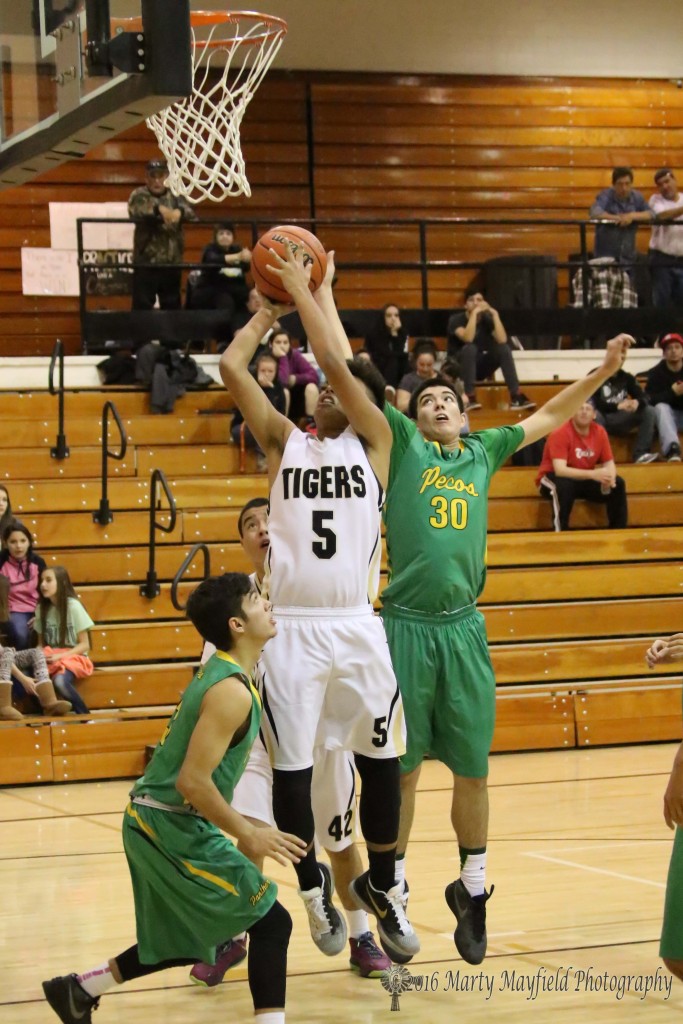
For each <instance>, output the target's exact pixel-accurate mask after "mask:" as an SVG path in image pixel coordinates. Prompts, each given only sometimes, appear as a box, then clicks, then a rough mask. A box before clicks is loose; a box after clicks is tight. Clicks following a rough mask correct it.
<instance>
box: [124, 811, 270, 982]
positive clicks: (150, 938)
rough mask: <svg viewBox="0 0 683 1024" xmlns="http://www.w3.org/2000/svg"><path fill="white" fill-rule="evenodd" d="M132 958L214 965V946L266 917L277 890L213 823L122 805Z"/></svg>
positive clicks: (152, 961) (192, 816) (181, 815)
mask: <svg viewBox="0 0 683 1024" xmlns="http://www.w3.org/2000/svg"><path fill="white" fill-rule="evenodd" d="M123 846H124V849H125V851H126V857H127V858H128V867H129V868H130V875H131V880H132V883H133V896H134V898H135V920H136V931H137V939H138V945H139V947H140V960H141V961H142V963H145V964H156V963H159V962H160V961H161V960H170V959H176V958H183V959H192V958H194V959H195V960H202V961H204V962H205V963H210V964H213V963H215V961H216V946H218V945H220V943H222V942H225V941H226V940H227V939H231V938H233V937H234V936H235V935H239V934H240V932H243V931H246V929H247V928H250V927H251V926H252V925H253V924H255V923H256V922H257V921H258V920H260V919H261V918H262V917H263V916H264V915H265V914H267V913H268V911H269V910H270V908H271V907H272V905H273V903H274V902H275V900H276V898H277V886H276V885H275V884H274V883H273V882H271V881H270V880H269V879H267V878H264V876H263V875H262V874H261V872H260V871H258V870H257V868H256V867H255V866H254V865H253V864H252V863H251V861H249V860H247V858H246V857H245V856H244V854H242V853H240V852H239V850H238V849H237V847H236V846H235V845H234V844H233V843H232V842H231V841H230V840H229V839H226V837H225V836H224V835H223V833H222V832H221V831H220V829H218V828H216V826H215V825H212V824H211V823H210V822H208V821H206V819H205V818H199V817H196V816H195V815H192V814H173V813H172V812H170V811H163V810H157V809H156V808H151V807H142V806H140V804H133V803H131V804H129V805H128V807H127V809H126V812H125V814H124V818H123Z"/></svg>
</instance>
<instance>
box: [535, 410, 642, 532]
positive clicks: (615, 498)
mask: <svg viewBox="0 0 683 1024" xmlns="http://www.w3.org/2000/svg"><path fill="white" fill-rule="evenodd" d="M536 484H537V486H538V488H539V490H540V493H541V495H542V496H543V497H544V498H550V499H551V500H552V503H553V522H554V525H555V529H556V530H568V529H569V516H570V515H571V511H572V507H573V505H574V501H575V499H576V498H585V499H586V501H597V502H599V503H600V504H602V505H606V506H607V522H608V525H609V527H610V529H613V530H614V529H623V528H624V527H625V526H626V525H627V522H628V508H627V503H626V485H625V484H624V481H623V479H622V478H621V477H620V476H617V471H616V467H615V465H614V456H613V455H612V449H611V447H610V443H609V437H608V436H607V431H606V430H605V428H604V427H601V426H600V425H599V424H598V423H596V422H595V409H594V408H593V406H592V405H591V403H590V402H584V404H583V405H582V406H581V408H580V409H579V410H578V412H576V413H575V414H574V416H572V418H571V419H570V420H568V421H567V422H566V423H563V424H562V426H561V427H558V428H557V430H553V431H552V433H551V434H549V435H548V439H547V441H546V443H545V448H544V449H543V458H542V459H541V465H540V467H539V471H538V476H537V477H536Z"/></svg>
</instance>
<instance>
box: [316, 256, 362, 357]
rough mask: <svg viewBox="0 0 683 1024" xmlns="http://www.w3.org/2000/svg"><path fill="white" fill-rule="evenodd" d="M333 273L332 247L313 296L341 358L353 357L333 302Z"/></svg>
mask: <svg viewBox="0 0 683 1024" xmlns="http://www.w3.org/2000/svg"><path fill="white" fill-rule="evenodd" d="M334 275H335V265H334V249H330V251H329V252H328V254H327V272H326V274H325V280H324V281H323V283H322V284H321V285H320V287H319V288H318V290H317V292H316V293H315V295H314V296H313V298H314V299H315V302H316V305H317V306H318V308H319V309H320V310H321V311H322V314H323V316H324V317H325V319H326V320H327V324H328V327H330V328H331V330H332V333H333V335H334V337H335V338H336V340H337V342H338V344H339V348H340V349H341V353H342V356H343V358H344V359H353V349H352V348H351V343H350V341H349V339H348V338H347V337H346V331H345V330H344V325H343V324H342V322H341V318H340V316H339V312H338V310H337V307H336V305H335V302H334V295H333V294H332V281H333V280H334Z"/></svg>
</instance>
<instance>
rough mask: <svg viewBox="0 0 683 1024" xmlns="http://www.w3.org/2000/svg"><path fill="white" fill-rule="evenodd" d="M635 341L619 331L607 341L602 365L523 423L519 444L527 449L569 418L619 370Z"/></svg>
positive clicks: (563, 391)
mask: <svg viewBox="0 0 683 1024" xmlns="http://www.w3.org/2000/svg"><path fill="white" fill-rule="evenodd" d="M633 343H634V342H633V338H632V337H631V336H630V335H629V334H618V335H617V336H616V338H612V339H611V340H610V341H608V342H607V347H606V349H605V357H604V359H603V361H602V366H600V367H598V369H597V370H594V371H593V372H592V373H590V374H589V375H588V376H587V377H583V378H582V379H581V380H577V381H574V383H573V384H570V385H569V386H568V387H566V388H564V389H563V390H562V391H560V393H559V395H554V396H553V398H551V399H550V401H549V402H546V403H545V405H542V406H541V408H540V409H538V410H537V411H536V412H535V413H533V415H531V416H529V417H528V419H525V420H523V421H522V422H521V423H520V427H521V428H522V430H523V431H524V440H523V441H522V443H521V444H520V446H519V447H520V448H524V447H526V445H528V444H531V443H532V441H538V440H539V438H541V437H545V436H546V434H549V433H550V432H551V430H555V429H556V427H559V426H561V424H562V423H565V422H566V420H568V419H570V418H571V417H572V416H573V415H574V413H575V412H576V411H577V409H578V408H579V407H580V406H581V405H583V403H584V402H586V401H587V400H588V399H589V398H590V397H591V395H592V394H593V392H594V391H597V389H598V388H599V387H600V385H601V384H604V382H605V381H606V380H608V379H609V378H610V377H611V376H612V375H613V374H615V373H616V372H617V370H618V369H619V367H620V366H621V363H622V356H623V354H624V352H627V351H628V349H629V348H630V346H631V345H633ZM518 450H519V449H518Z"/></svg>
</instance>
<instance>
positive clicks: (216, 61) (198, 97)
mask: <svg viewBox="0 0 683 1024" xmlns="http://www.w3.org/2000/svg"><path fill="white" fill-rule="evenodd" d="M190 21H191V24H192V66H193V84H192V92H191V94H190V95H189V96H188V97H186V98H184V99H182V100H179V101H178V102H177V103H172V104H171V106H170V107H166V108H165V110H161V111H159V113H157V114H153V115H152V116H151V117H148V118H147V126H148V127H149V128H151V129H152V131H153V132H154V134H155V135H156V137H157V142H158V144H159V149H160V150H161V152H162V153H163V155H164V156H165V158H166V161H167V163H168V178H167V179H166V184H167V186H168V187H169V188H170V190H171V192H173V194H174V195H177V196H184V197H185V198H186V199H188V200H189V201H190V202H191V203H198V202H200V201H201V200H203V199H211V200H212V201H213V202H216V203H218V202H221V200H223V199H225V198H226V196H239V195H245V196H250V195H251V187H250V185H249V182H248V181H247V176H246V171H245V166H244V157H243V156H242V150H241V147H240V125H241V123H242V118H243V117H244V112H245V110H246V108H247V105H248V103H249V101H250V100H251V98H252V96H253V95H254V93H255V92H256V90H257V89H258V87H259V85H260V84H261V81H262V79H263V77H264V76H265V74H266V72H267V71H268V68H269V67H270V65H271V64H272V62H273V60H274V58H275V55H276V53H277V52H278V50H279V49H280V46H281V44H282V40H283V39H284V37H285V35H286V33H287V23H286V22H285V21H283V19H282V18H277V17H275V16H274V15H270V14H259V13H257V12H254V11H233V12H229V11H193V12H192V13H191V14H190ZM115 24H116V25H118V26H125V27H126V28H127V29H128V30H130V31H135V30H136V28H138V27H139V25H140V21H139V19H120V20H119V21H117V22H116V23H115ZM202 29H208V34H207V35H206V38H198V31H199V30H202Z"/></svg>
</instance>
